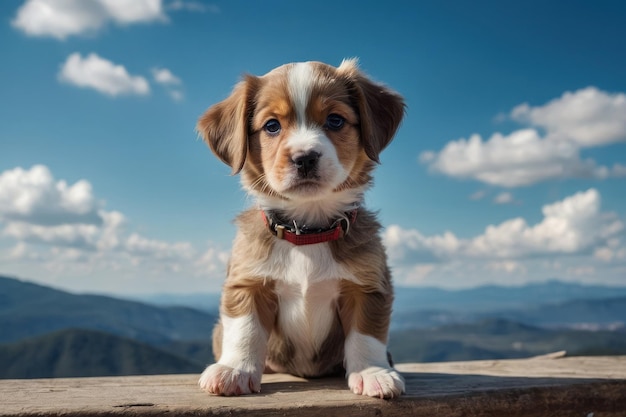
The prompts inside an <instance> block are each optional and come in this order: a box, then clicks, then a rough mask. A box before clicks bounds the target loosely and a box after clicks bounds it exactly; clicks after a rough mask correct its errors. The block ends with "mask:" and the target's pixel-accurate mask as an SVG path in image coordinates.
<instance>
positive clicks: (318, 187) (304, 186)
mask: <svg viewBox="0 0 626 417" xmlns="http://www.w3.org/2000/svg"><path fill="white" fill-rule="evenodd" d="M326 188H327V187H326V186H325V184H324V182H323V181H321V180H320V179H319V178H297V179H294V180H292V181H291V184H289V186H288V187H287V188H286V189H285V190H284V191H283V193H284V194H298V195H302V194H317V193H319V192H320V191H323V190H324V189H326Z"/></svg>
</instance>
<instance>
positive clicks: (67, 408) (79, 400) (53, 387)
mask: <svg viewBox="0 0 626 417" xmlns="http://www.w3.org/2000/svg"><path fill="white" fill-rule="evenodd" d="M398 369H399V370H400V371H401V372H402V373H403V375H404V377H405V378H406V381H407V393H406V395H404V396H403V397H401V398H399V399H394V400H379V399H374V398H365V397H362V396H357V395H354V394H352V393H351V392H350V391H348V390H347V386H346V382H345V380H343V379H340V378H330V379H312V380H304V379H301V378H295V377H292V376H288V375H280V374H277V375H265V376H264V378H263V385H262V393H261V394H258V395H252V396H244V397H230V398H226V397H216V396H210V395H208V394H206V393H203V392H201V391H200V390H199V389H198V387H197V385H196V381H197V378H198V375H159V376H131V377H108V378H67V379H37V380H4V381H0V415H2V416H34V415H37V416H41V415H46V416H119V415H136V416H158V415H168V416H172V417H173V416H200V415H205V416H235V415H245V416H282V415H297V416H326V417H327V416H332V415H340V416H407V415H418V416H420V415H421V416H506V417H513V416H524V417H526V416H580V417H590V416H593V417H604V416H626V356H621V357H572V358H560V359H554V358H549V357H548V358H546V357H544V358H533V359H523V360H501V361H496V360H494V361H473V362H447V363H428V364H400V365H398Z"/></svg>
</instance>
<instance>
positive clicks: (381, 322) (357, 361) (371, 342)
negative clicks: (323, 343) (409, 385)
mask: <svg viewBox="0 0 626 417" xmlns="http://www.w3.org/2000/svg"><path fill="white" fill-rule="evenodd" d="M392 301H393V297H392V295H391V290H390V289H389V291H386V290H385V289H380V288H365V287H362V286H359V285H357V284H355V283H352V282H348V281H344V282H342V292H341V298H340V316H341V320H342V325H343V327H344V332H345V335H346V341H345V353H344V365H345V368H346V377H347V378H348V386H349V387H350V389H351V390H352V392H354V393H355V394H360V395H368V396H370V397H379V398H393V397H397V396H399V395H400V394H402V393H403V392H404V379H403V378H402V376H401V375H400V374H399V373H398V372H397V371H396V370H395V369H393V367H392V366H391V364H390V363H389V359H388V356H387V333H388V329H389V320H390V315H391V304H392Z"/></svg>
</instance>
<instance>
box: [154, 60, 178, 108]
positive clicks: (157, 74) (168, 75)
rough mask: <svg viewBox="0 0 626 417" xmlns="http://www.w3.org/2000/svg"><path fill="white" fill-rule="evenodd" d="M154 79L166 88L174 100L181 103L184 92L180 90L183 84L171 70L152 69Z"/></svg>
mask: <svg viewBox="0 0 626 417" xmlns="http://www.w3.org/2000/svg"><path fill="white" fill-rule="evenodd" d="M152 77H153V78H154V81H155V82H156V83H158V84H161V85H162V86H163V88H165V90H166V91H167V93H168V94H169V95H170V97H171V98H172V100H174V101H181V100H182V99H183V92H182V91H181V89H180V88H181V86H182V84H183V82H182V80H181V79H180V78H179V77H177V76H176V75H174V74H173V73H172V72H171V71H170V70H169V69H167V68H152Z"/></svg>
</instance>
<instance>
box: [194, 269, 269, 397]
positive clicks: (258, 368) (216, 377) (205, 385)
mask: <svg viewBox="0 0 626 417" xmlns="http://www.w3.org/2000/svg"><path fill="white" fill-rule="evenodd" d="M277 306H278V303H277V299H276V295H275V293H274V291H273V286H272V285H270V284H268V285H266V284H264V282H263V280H246V281H243V282H242V281H241V280H239V281H237V284H236V285H232V284H231V285H229V284H228V283H227V284H226V286H225V287H224V292H223V294H222V302H221V307H220V322H221V323H220V324H221V331H219V329H216V330H218V331H215V332H214V338H215V339H214V341H213V344H214V346H215V347H216V348H214V350H215V353H216V359H217V363H215V364H213V365H210V366H209V367H207V368H206V369H205V370H204V372H203V373H202V375H201V376H200V381H199V382H198V384H199V385H200V388H202V389H203V390H205V391H207V392H209V393H211V394H217V395H241V394H250V393H252V392H259V391H260V390H261V375H262V373H263V368H264V366H265V353H266V349H267V339H268V336H269V334H270V332H271V330H272V326H273V324H274V321H275V318H276V309H277ZM218 326H219V325H218ZM220 339H221V340H220ZM218 346H219V348H217V347H218Z"/></svg>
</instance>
